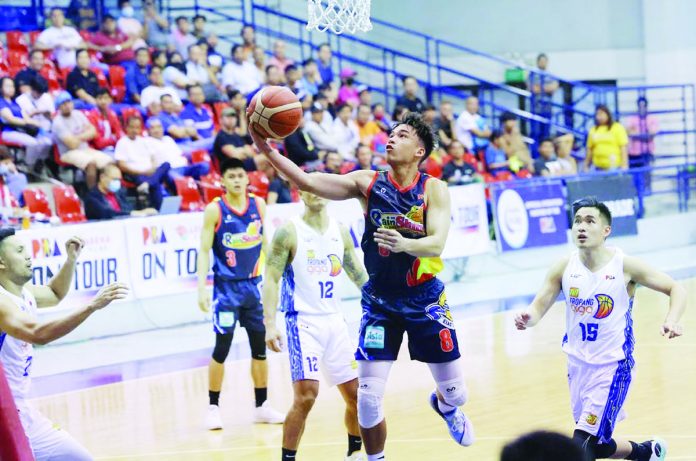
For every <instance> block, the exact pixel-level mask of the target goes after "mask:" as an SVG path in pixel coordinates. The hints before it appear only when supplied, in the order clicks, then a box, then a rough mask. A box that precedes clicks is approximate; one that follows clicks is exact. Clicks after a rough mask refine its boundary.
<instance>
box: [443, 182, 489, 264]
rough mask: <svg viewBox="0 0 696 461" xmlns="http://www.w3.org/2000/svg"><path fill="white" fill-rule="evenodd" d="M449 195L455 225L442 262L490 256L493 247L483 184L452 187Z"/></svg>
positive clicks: (451, 227)
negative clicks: (475, 256)
mask: <svg viewBox="0 0 696 461" xmlns="http://www.w3.org/2000/svg"><path fill="white" fill-rule="evenodd" d="M449 192H450V198H451V204H452V205H451V209H452V224H451V225H450V231H449V235H448V236H447V243H446V244H445V249H444V250H443V252H442V259H455V258H463V257H466V256H472V255H476V254H481V253H487V252H488V251H490V248H491V246H490V236H489V234H488V212H487V211H486V195H485V189H484V187H483V184H481V183H474V184H467V185H466V186H455V187H450V188H449Z"/></svg>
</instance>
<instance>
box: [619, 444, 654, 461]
mask: <svg viewBox="0 0 696 461" xmlns="http://www.w3.org/2000/svg"><path fill="white" fill-rule="evenodd" d="M628 443H630V444H631V454H630V455H628V456H626V458H625V459H634V460H636V461H649V460H650V456H652V453H651V450H652V449H651V447H650V442H649V441H648V442H643V443H636V442H631V441H629V442H628Z"/></svg>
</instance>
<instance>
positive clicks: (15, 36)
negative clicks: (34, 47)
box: [6, 30, 29, 54]
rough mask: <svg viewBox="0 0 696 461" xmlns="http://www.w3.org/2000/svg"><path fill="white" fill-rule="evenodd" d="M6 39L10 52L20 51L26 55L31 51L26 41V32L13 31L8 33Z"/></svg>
mask: <svg viewBox="0 0 696 461" xmlns="http://www.w3.org/2000/svg"><path fill="white" fill-rule="evenodd" d="M6 37H7V48H8V49H9V50H11V51H12V50H14V51H20V52H22V53H25V54H26V53H27V52H28V51H29V47H28V46H27V41H26V40H25V39H24V32H21V31H19V30H11V31H8V32H6Z"/></svg>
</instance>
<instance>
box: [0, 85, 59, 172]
mask: <svg viewBox="0 0 696 461" xmlns="http://www.w3.org/2000/svg"><path fill="white" fill-rule="evenodd" d="M0 88H1V89H2V94H0V125H2V139H3V141H5V142H6V143H13V144H19V145H20V146H23V147H26V149H27V155H26V158H25V161H26V163H27V165H29V166H30V167H34V166H35V165H37V162H38V161H39V160H44V159H46V158H48V154H49V153H50V151H51V146H52V145H53V141H52V140H51V138H50V136H48V133H45V132H44V131H43V130H41V128H40V127H39V123H38V122H37V121H36V120H32V119H31V118H30V117H25V116H24V115H22V109H21V108H20V107H19V105H18V104H17V103H16V102H15V100H14V99H15V84H14V81H12V79H11V78H9V77H3V78H2V79H0Z"/></svg>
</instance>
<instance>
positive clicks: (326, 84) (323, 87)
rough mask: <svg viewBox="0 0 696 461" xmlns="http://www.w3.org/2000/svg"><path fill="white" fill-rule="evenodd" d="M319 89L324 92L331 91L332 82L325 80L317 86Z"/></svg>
mask: <svg viewBox="0 0 696 461" xmlns="http://www.w3.org/2000/svg"><path fill="white" fill-rule="evenodd" d="M317 89H318V90H319V91H321V92H324V91H327V90H328V91H331V83H329V82H324V83H322V84H321V85H319V87H318V88H317Z"/></svg>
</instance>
